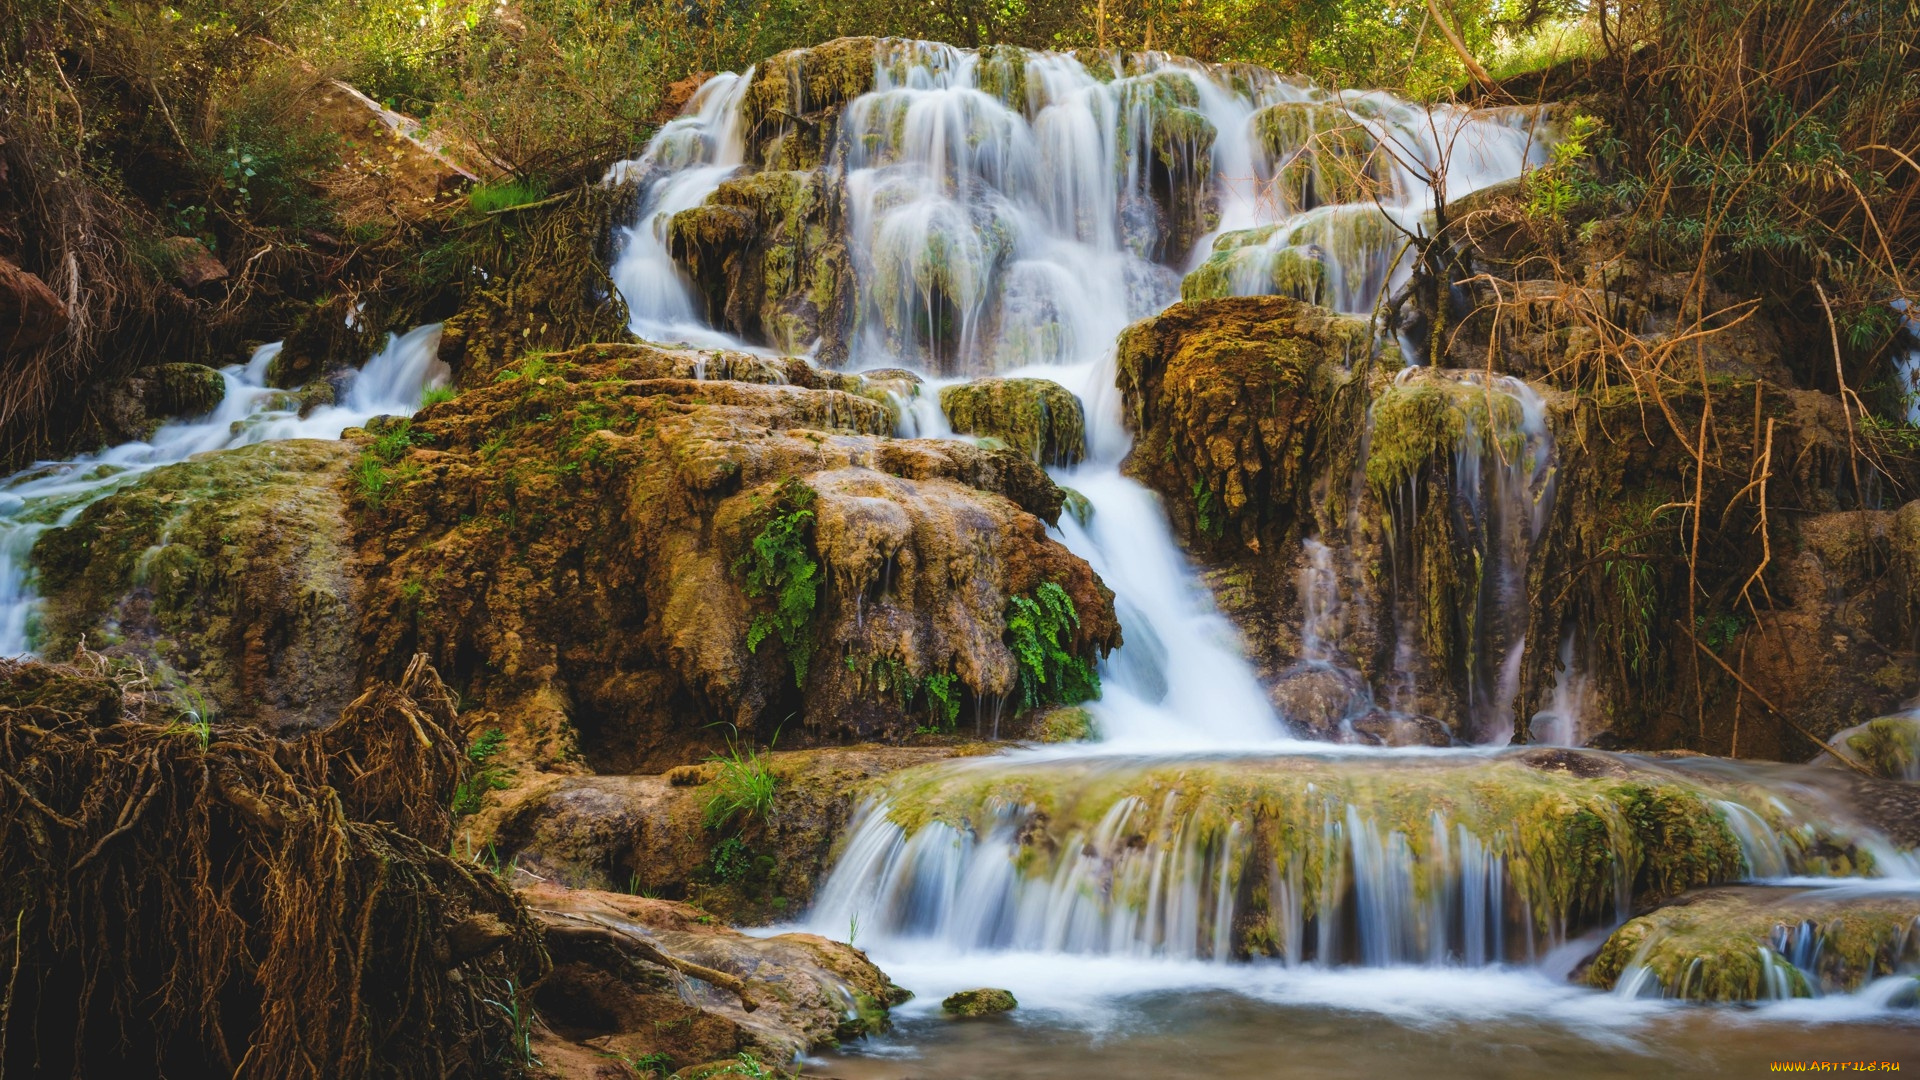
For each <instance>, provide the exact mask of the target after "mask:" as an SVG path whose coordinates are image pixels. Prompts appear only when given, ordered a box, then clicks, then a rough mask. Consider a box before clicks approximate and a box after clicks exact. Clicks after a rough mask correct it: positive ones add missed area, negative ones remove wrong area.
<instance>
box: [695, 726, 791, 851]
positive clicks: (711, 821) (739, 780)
mask: <svg viewBox="0 0 1920 1080" xmlns="http://www.w3.org/2000/svg"><path fill="white" fill-rule="evenodd" d="M768 757H769V755H768V753H767V752H766V751H763V750H756V749H754V748H753V747H751V746H742V744H741V742H740V740H739V738H738V736H737V735H729V736H728V737H727V750H726V753H724V754H714V755H712V756H711V757H709V758H707V761H708V762H710V763H712V764H713V765H715V766H717V767H718V768H717V771H716V773H715V775H714V778H713V780H712V781H711V782H710V783H708V784H707V805H706V809H705V811H704V812H703V813H702V815H701V819H702V820H703V821H704V822H705V823H706V825H707V827H708V828H710V829H718V828H724V827H726V826H729V825H735V824H746V823H750V822H753V821H767V820H769V819H771V818H772V817H773V797H774V792H775V791H776V790H777V789H778V788H779V786H780V778H779V777H777V776H775V775H774V774H773V765H772V762H771V761H769V760H768Z"/></svg>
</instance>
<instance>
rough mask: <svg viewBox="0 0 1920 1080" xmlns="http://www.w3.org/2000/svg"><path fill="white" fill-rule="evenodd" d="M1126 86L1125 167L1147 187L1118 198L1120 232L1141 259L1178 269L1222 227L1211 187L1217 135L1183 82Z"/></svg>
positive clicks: (1160, 77)
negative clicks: (1195, 247)
mask: <svg viewBox="0 0 1920 1080" xmlns="http://www.w3.org/2000/svg"><path fill="white" fill-rule="evenodd" d="M1123 85H1124V87H1125V89H1124V92H1123V93H1122V94H1121V99H1120V114H1121V117H1122V119H1121V129H1120V131H1119V133H1118V140H1119V148H1120V151H1121V154H1122V155H1123V165H1122V168H1123V169H1125V170H1127V175H1132V176H1138V177H1140V178H1141V180H1142V181H1143V183H1142V184H1141V188H1140V189H1137V190H1135V191H1131V192H1123V193H1122V195H1121V207H1120V217H1121V233H1122V235H1123V237H1124V238H1125V239H1126V241H1127V242H1128V244H1129V245H1131V246H1132V247H1133V249H1134V251H1135V253H1136V254H1138V255H1140V256H1141V257H1142V258H1145V259H1151V260H1153V261H1155V262H1160V263H1164V264H1166V265H1168V266H1180V265H1183V264H1184V263H1185V262H1186V260H1187V256H1188V254H1189V253H1190V252H1191V251H1192V250H1193V246H1194V244H1195V243H1197V242H1198V241H1199V239H1200V238H1201V237H1202V236H1204V235H1206V234H1207V233H1208V232H1211V231H1212V230H1213V228H1214V226H1215V225H1217V224H1218V223H1219V220H1220V209H1219V203H1218V199H1219V196H1218V194H1217V193H1216V192H1215V191H1214V187H1213V183H1212V178H1213V142H1214V139H1215V137H1216V136H1217V135H1218V132H1216V131H1215V130H1214V127H1213V122H1212V121H1210V120H1208V119H1207V117H1206V115H1205V114H1204V113H1202V112H1201V111H1200V110H1199V108H1198V105H1199V100H1198V92H1197V91H1196V90H1195V89H1194V86H1193V83H1192V82H1190V81H1188V80H1187V79H1186V78H1184V77H1182V76H1180V75H1177V74H1173V73H1171V72H1159V73H1153V74H1148V75H1144V76H1142V77H1140V78H1136V79H1133V80H1131V81H1129V82H1127V83H1125V84H1123ZM1135 125H1139V126H1138V127H1136V126H1135Z"/></svg>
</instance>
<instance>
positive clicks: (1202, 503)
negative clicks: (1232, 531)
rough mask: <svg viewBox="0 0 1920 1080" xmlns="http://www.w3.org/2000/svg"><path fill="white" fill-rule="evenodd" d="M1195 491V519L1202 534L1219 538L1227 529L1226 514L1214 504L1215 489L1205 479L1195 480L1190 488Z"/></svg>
mask: <svg viewBox="0 0 1920 1080" xmlns="http://www.w3.org/2000/svg"><path fill="white" fill-rule="evenodd" d="M1190 490H1191V491H1192V493H1193V521H1194V525H1195V527H1197V528H1198V529H1199V530H1200V535H1202V536H1205V537H1207V538H1208V539H1211V540H1218V539H1220V537H1221V536H1223V535H1225V533H1226V531H1227V519H1226V516H1225V515H1223V514H1222V513H1221V512H1220V508H1219V507H1217V506H1215V505H1214V498H1213V489H1212V488H1211V487H1208V486H1207V482H1206V480H1205V479H1199V480H1195V481H1194V482H1193V487H1192V488H1191V489H1190Z"/></svg>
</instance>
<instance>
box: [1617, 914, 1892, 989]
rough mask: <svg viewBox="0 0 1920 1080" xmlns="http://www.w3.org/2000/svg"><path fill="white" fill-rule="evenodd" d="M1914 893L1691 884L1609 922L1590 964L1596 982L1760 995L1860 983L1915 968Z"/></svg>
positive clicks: (1842, 987) (1835, 987) (1859, 985)
mask: <svg viewBox="0 0 1920 1080" xmlns="http://www.w3.org/2000/svg"><path fill="white" fill-rule="evenodd" d="M1916 931H1920V895H1916V894H1914V893H1911V892H1909V893H1888V892H1885V891H1875V890H1873V889H1871V888H1870V887H1861V886H1836V887H1833V888H1827V889H1789V888H1769V887H1747V888H1720V889H1709V890H1705V891H1701V892H1694V893H1688V894H1687V895H1685V896H1682V897H1680V898H1679V899H1677V900H1674V901H1673V902H1671V903H1669V904H1667V905H1665V906H1664V907H1661V908H1659V909H1657V910H1655V911H1653V912H1652V913H1650V914H1647V915H1642V916H1640V917H1639V918H1637V919H1634V920H1632V921H1630V922H1628V923H1627V924H1625V925H1624V926H1622V927H1620V928H1619V929H1618V930H1615V931H1614V932H1613V934H1612V935H1611V936H1609V937H1608V938H1607V941H1606V944H1605V945H1603V946H1601V949H1600V953H1599V955H1598V956H1597V957H1595V958H1594V961H1593V963H1592V965H1591V966H1590V967H1589V968H1588V969H1587V972H1586V982H1587V984H1588V985H1590V986H1594V987H1597V988H1599V989H1602V990H1613V989H1615V988H1617V987H1619V986H1620V985H1621V984H1623V983H1625V984H1627V985H1628V986H1629V987H1632V988H1634V989H1635V991H1636V992H1637V993H1640V994H1657V995H1659V996H1662V997H1671V998H1683V999H1687V1000H1692V1001H1758V1000H1763V999H1768V998H1784V997H1811V996H1815V995H1818V994H1832V993H1845V992H1848V991H1853V990H1857V989H1859V988H1860V987H1861V986H1863V985H1865V984H1866V983H1868V982H1871V981H1872V980H1874V979H1875V978H1878V977H1880V976H1883V975H1889V974H1893V973H1895V972H1898V971H1903V970H1905V971H1912V970H1920V933H1916Z"/></svg>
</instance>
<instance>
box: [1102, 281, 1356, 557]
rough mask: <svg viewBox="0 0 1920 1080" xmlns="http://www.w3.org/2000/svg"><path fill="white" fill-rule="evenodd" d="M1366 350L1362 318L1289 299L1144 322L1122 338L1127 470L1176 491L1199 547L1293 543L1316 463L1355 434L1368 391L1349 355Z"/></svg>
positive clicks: (1185, 309)
mask: <svg viewBox="0 0 1920 1080" xmlns="http://www.w3.org/2000/svg"><path fill="white" fill-rule="evenodd" d="M1370 350H1371V344H1370V338H1369V335H1368V333H1367V330H1366V324H1365V322H1364V321H1363V320H1359V319H1352V318H1348V317H1345V316H1338V315H1334V314H1332V313H1331V312H1328V311H1326V310H1325V309H1323V308H1316V307H1313V306H1311V305H1308V304H1304V303H1301V302H1300V301H1298V300H1294V299H1292V298H1289V297H1279V296H1272V297H1244V298H1236V299H1228V300H1209V301H1204V302H1198V303H1181V304H1176V305H1174V306H1173V307H1171V308H1168V309H1167V310H1166V311H1165V312H1162V313H1161V314H1160V315H1159V316H1157V317H1155V318H1152V319H1148V320H1146V321H1144V322H1140V323H1135V324H1134V325H1133V326H1131V327H1128V328H1127V331H1126V332H1125V333H1124V334H1122V335H1121V337H1120V344H1119V380H1118V381H1119V386H1120V393H1121V398H1122V402H1123V407H1124V415H1125V419H1126V422H1127V426H1128V428H1129V429H1130V430H1132V431H1133V433H1134V436H1135V443H1134V449H1133V452H1132V453H1130V454H1129V455H1128V456H1127V460H1126V464H1125V469H1126V471H1127V473H1128V475H1130V476H1133V477H1135V478H1136V479H1138V480H1140V481H1142V482H1143V483H1145V484H1147V485H1148V486H1149V487H1152V488H1153V489H1154V490H1156V491H1158V492H1160V493H1161V495H1162V496H1163V497H1165V498H1166V499H1167V501H1168V503H1169V507H1170V509H1171V510H1172V511H1173V515H1172V516H1173V519H1174V528H1175V529H1176V531H1178V532H1179V533H1181V534H1182V536H1183V539H1185V540H1186V541H1187V542H1188V544H1189V545H1190V546H1205V545H1208V544H1226V545H1238V546H1242V547H1250V548H1251V549H1252V550H1259V548H1260V547H1261V546H1262V544H1270V543H1273V542H1275V541H1281V540H1284V539H1285V538H1287V537H1289V536H1291V537H1292V538H1293V539H1294V540H1295V542H1297V540H1298V537H1299V533H1300V530H1301V528H1302V526H1303V525H1310V523H1311V517H1312V505H1311V496H1310V493H1309V489H1310V486H1311V484H1312V483H1313V481H1314V480H1315V478H1316V475H1315V474H1316V473H1317V472H1318V471H1319V469H1320V468H1322V467H1324V465H1325V463H1326V462H1328V460H1329V459H1330V457H1331V451H1332V450H1333V449H1334V448H1335V446H1336V442H1337V440H1339V439H1341V438H1350V437H1353V436H1356V435H1357V434H1358V428H1359V427H1360V421H1361V417H1362V415H1363V412H1364V408H1365V405H1366V390H1365V386H1364V384H1357V383H1355V382H1354V381H1353V379H1352V376H1351V375H1350V374H1349V372H1348V370H1347V365H1348V364H1349V363H1353V364H1359V363H1362V362H1364V361H1365V360H1367V359H1368V357H1369V356H1370ZM1348 424H1351V425H1352V427H1351V428H1349V427H1348Z"/></svg>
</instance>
